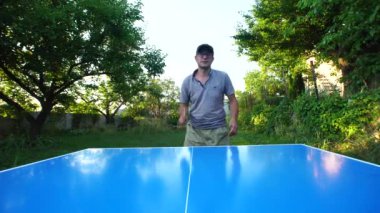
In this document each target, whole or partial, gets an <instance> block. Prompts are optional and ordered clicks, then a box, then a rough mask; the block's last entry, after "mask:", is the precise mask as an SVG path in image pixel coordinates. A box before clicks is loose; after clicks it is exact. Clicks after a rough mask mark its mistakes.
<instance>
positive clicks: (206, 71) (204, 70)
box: [198, 67, 211, 76]
mask: <svg viewBox="0 0 380 213" xmlns="http://www.w3.org/2000/svg"><path fill="white" fill-rule="evenodd" d="M210 72H211V67H209V68H201V67H198V75H200V76H208V75H209V74H210Z"/></svg>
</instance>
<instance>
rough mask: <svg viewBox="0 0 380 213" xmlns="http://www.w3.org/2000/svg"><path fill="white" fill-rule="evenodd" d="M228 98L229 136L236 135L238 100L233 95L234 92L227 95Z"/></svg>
mask: <svg viewBox="0 0 380 213" xmlns="http://www.w3.org/2000/svg"><path fill="white" fill-rule="evenodd" d="M228 100H229V101H230V115H231V120H230V133H229V135H230V136H233V135H236V134H237V130H238V122H237V121H238V115H239V106H238V101H237V99H236V97H235V94H232V95H229V96H228Z"/></svg>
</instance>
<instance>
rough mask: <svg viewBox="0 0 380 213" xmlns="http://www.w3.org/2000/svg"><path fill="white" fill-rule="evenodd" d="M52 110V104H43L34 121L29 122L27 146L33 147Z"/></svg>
mask: <svg viewBox="0 0 380 213" xmlns="http://www.w3.org/2000/svg"><path fill="white" fill-rule="evenodd" d="M52 109H53V104H52V103H44V104H43V105H42V110H41V112H40V113H38V115H37V117H36V118H35V119H34V120H29V124H30V127H29V144H30V145H34V144H35V142H36V140H37V139H38V137H39V136H40V135H41V133H42V129H43V126H44V124H45V122H46V120H47V118H48V116H49V114H50V112H51V110H52Z"/></svg>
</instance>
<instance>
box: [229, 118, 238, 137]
mask: <svg viewBox="0 0 380 213" xmlns="http://www.w3.org/2000/svg"><path fill="white" fill-rule="evenodd" d="M237 129H238V125H237V121H236V120H233V119H231V121H230V132H229V134H228V135H229V136H234V135H236V134H237Z"/></svg>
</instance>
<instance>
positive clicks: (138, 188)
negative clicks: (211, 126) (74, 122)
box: [0, 145, 380, 213]
mask: <svg viewBox="0 0 380 213" xmlns="http://www.w3.org/2000/svg"><path fill="white" fill-rule="evenodd" d="M379 196H380V167H379V166H378V165H374V164H370V163H366V162H363V161H358V160H355V159H352V158H348V157H344V156H342V155H338V154H334V153H331V152H326V151H322V150H320V149H316V148H312V147H309V146H305V145H264V146H223V147H175V148H174V147H172V148H126V149H86V150H83V151H79V152H75V153H72V154H68V155H64V156H60V157H56V158H53V159H49V160H45V161H41V162H37V163H33V164H29V165H26V166H22V167H17V168H14V169H9V170H5V171H0V212H139V213H140V212H185V213H186V212H191V213H193V212H207V213H208V212H380V202H379V201H378V200H379V198H378V197H379Z"/></svg>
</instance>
